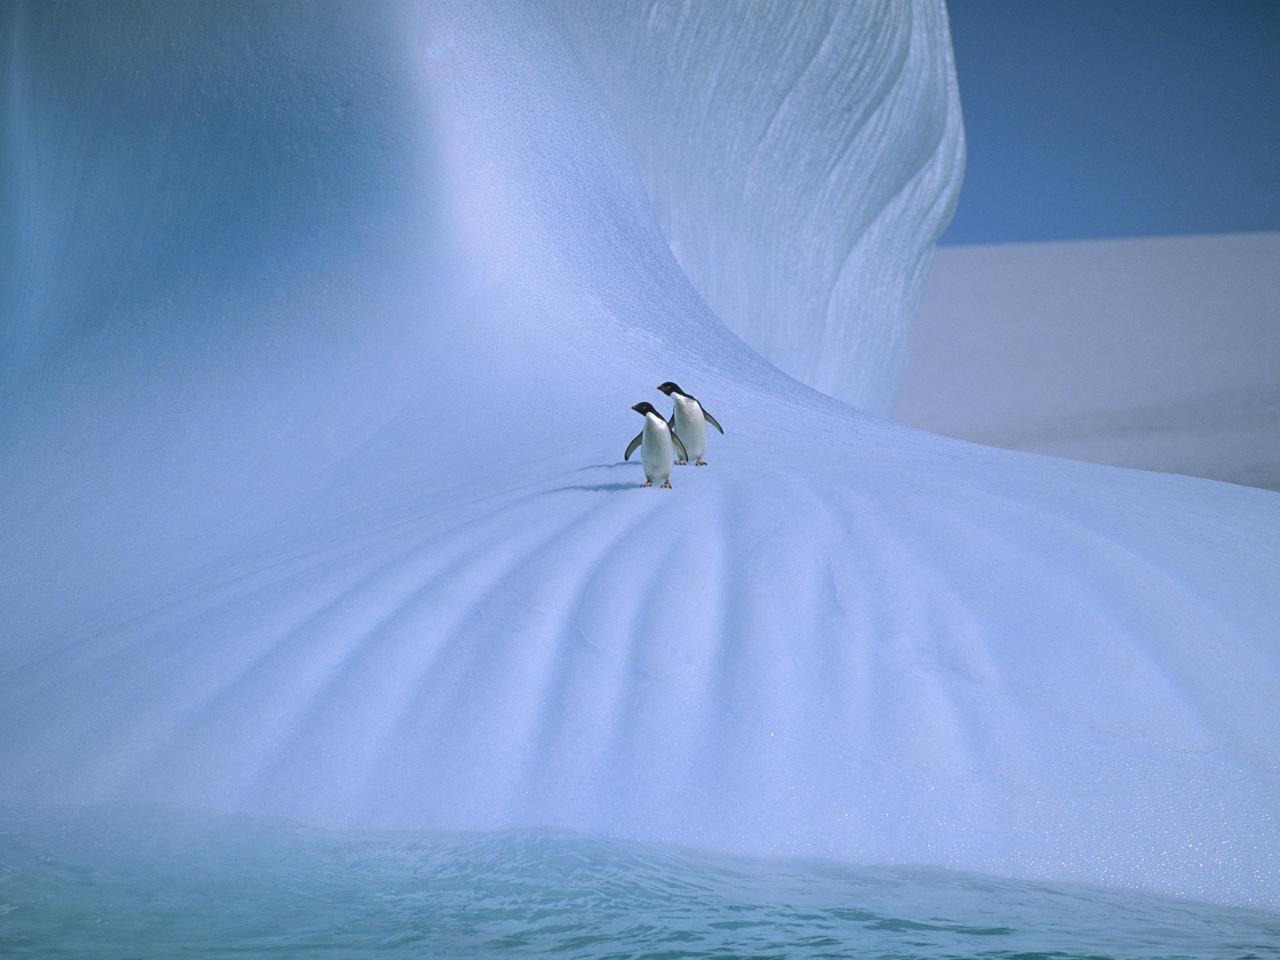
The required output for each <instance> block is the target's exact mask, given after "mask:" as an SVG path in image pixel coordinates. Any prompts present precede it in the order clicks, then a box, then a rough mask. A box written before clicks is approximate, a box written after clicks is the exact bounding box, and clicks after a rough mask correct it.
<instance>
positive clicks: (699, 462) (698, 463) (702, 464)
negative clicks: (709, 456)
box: [693, 457, 707, 467]
mask: <svg viewBox="0 0 1280 960" xmlns="http://www.w3.org/2000/svg"><path fill="white" fill-rule="evenodd" d="M693 463H694V465H695V466H698V467H705V466H706V465H707V461H705V460H703V459H702V458H701V457H699V458H698V459H697V460H695V461H693Z"/></svg>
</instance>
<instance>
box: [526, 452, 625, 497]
mask: <svg viewBox="0 0 1280 960" xmlns="http://www.w3.org/2000/svg"><path fill="white" fill-rule="evenodd" d="M637 466H638V464H634V463H627V462H626V461H625V460H617V461H615V462H613V463H592V464H589V465H587V466H585V467H578V468H576V469H575V470H573V471H572V472H573V473H585V472H586V471H588V470H612V469H614V468H616V467H629V468H630V469H632V470H635V469H636V468H637ZM639 489H641V485H640V484H639V483H572V484H566V485H565V486H563V487H556V488H554V489H552V490H548V491H547V493H564V492H566V491H569V490H585V491H587V492H588V493H617V492H619V491H621V490H639Z"/></svg>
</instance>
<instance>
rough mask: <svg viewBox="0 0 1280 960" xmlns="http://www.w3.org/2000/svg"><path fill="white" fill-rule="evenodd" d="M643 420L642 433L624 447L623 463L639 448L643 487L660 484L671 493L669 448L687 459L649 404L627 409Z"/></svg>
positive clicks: (663, 422) (674, 436) (674, 437)
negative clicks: (656, 482)
mask: <svg viewBox="0 0 1280 960" xmlns="http://www.w3.org/2000/svg"><path fill="white" fill-rule="evenodd" d="M631 409H632V410H634V411H635V412H636V413H638V414H640V415H641V416H642V417H644V429H643V430H641V431H640V432H639V433H637V434H636V435H635V439H634V440H632V441H631V442H630V443H628V444H627V452H626V453H624V454H623V455H622V459H623V460H630V459H631V454H633V453H635V452H636V447H640V448H641V449H640V462H641V463H642V464H644V485H645V486H646V487H652V486H653V484H654V481H655V480H661V481H662V486H663V487H665V488H666V489H668V490H670V489H671V459H672V453H673V452H674V451H673V450H672V444H674V445H675V446H676V448H678V449H679V450H680V456H682V457H683V458H684V459H686V460H688V459H689V454H688V452H687V451H686V450H685V448H684V444H683V443H682V442H681V440H680V437H679V436H678V435H677V434H676V432H675V431H674V430H672V429H671V428H670V427H669V426H668V425H667V422H666V421H665V420H663V419H662V414H660V413H658V411H657V409H656V408H655V407H654V405H653V404H652V403H649V402H648V401H641V402H640V403H637V404H636V405H635V406H633V407H632V408H631Z"/></svg>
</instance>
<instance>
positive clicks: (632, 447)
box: [622, 430, 644, 460]
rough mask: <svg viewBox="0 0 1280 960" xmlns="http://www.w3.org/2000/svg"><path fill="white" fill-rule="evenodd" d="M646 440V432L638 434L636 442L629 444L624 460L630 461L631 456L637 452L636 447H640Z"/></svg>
mask: <svg viewBox="0 0 1280 960" xmlns="http://www.w3.org/2000/svg"><path fill="white" fill-rule="evenodd" d="M643 439H644V431H643V430H641V431H640V432H639V433H637V434H636V437H635V439H634V440H632V441H631V442H630V443H628V444H627V452H626V453H624V454H623V455H622V459H623V460H630V459H631V455H632V454H633V453H635V452H636V447H638V446H640V441H641V440H643Z"/></svg>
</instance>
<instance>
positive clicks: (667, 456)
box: [640, 413, 680, 483]
mask: <svg viewBox="0 0 1280 960" xmlns="http://www.w3.org/2000/svg"><path fill="white" fill-rule="evenodd" d="M676 432H677V433H679V432H680V431H679V430H677V431H676ZM672 453H673V445H672V443H671V431H669V430H668V429H667V425H666V423H665V422H664V421H663V420H662V418H661V417H659V416H658V415H657V414H653V413H646V414H645V415H644V436H643V437H642V438H641V440H640V463H641V464H642V465H643V466H644V475H645V479H647V480H652V481H653V482H654V483H662V481H664V480H666V479H667V478H668V477H669V476H671V460H672Z"/></svg>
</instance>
